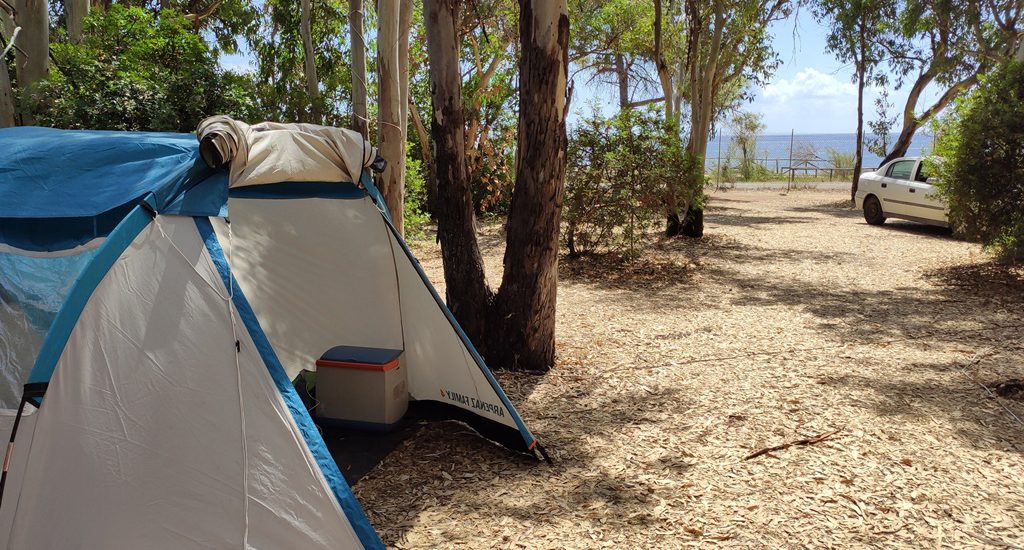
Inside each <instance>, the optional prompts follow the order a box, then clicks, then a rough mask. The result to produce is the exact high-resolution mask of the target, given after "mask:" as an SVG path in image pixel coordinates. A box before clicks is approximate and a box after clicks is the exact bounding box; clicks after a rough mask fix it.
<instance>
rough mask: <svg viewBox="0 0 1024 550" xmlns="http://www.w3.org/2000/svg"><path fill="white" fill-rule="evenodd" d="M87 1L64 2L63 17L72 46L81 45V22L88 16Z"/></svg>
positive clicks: (72, 0) (73, 0)
mask: <svg viewBox="0 0 1024 550" xmlns="http://www.w3.org/2000/svg"><path fill="white" fill-rule="evenodd" d="M89 7H90V6H89V0H64V16H65V17H66V19H67V24H68V38H70V39H71V42H72V43H74V44H81V43H82V38H83V35H82V22H83V21H84V20H85V16H86V15H89Z"/></svg>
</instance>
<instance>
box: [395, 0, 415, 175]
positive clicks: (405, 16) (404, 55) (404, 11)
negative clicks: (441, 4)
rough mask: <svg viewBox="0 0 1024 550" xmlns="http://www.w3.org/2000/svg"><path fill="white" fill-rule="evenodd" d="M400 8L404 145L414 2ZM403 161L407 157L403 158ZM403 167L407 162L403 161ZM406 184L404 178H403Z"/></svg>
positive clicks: (405, 1)
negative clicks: (410, 36)
mask: <svg viewBox="0 0 1024 550" xmlns="http://www.w3.org/2000/svg"><path fill="white" fill-rule="evenodd" d="M399 2H400V6H399V8H398V37H399V40H398V91H399V94H398V95H399V100H398V101H399V106H400V107H401V111H400V113H399V115H398V118H399V120H401V121H402V123H401V126H402V144H403V149H402V151H403V152H404V151H405V149H404V146H405V144H406V143H407V142H408V141H409V32H410V31H411V30H412V9H413V5H412V0H399ZM402 158H403V159H404V158H405V157H402ZM402 164H403V166H404V165H405V161H404V160H403V161H402ZM403 182H404V176H403Z"/></svg>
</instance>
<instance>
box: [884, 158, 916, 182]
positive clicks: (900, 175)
mask: <svg viewBox="0 0 1024 550" xmlns="http://www.w3.org/2000/svg"><path fill="white" fill-rule="evenodd" d="M916 162H917V161H916V160H898V161H896V162H894V163H892V165H891V166H889V170H888V171H886V173H885V175H886V176H888V177H890V178H896V179H898V180H909V179H910V174H911V173H913V171H914V163H916Z"/></svg>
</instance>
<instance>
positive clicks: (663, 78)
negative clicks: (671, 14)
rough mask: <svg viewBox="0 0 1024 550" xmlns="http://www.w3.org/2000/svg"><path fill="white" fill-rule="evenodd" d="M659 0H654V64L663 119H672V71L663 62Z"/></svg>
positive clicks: (661, 16)
mask: <svg viewBox="0 0 1024 550" xmlns="http://www.w3.org/2000/svg"><path fill="white" fill-rule="evenodd" d="M671 9H672V2H671V1H670V2H669V10H670V11H671ZM662 21H663V14H662V10H661V0H654V66H655V69H657V71H658V81H659V82H660V83H661V92H662V95H663V96H665V120H673V119H674V117H675V102H674V101H672V97H673V94H674V92H673V89H672V88H673V86H672V73H671V72H670V71H669V69H668V63H666V62H665V51H664V41H663V38H662V37H663V35H664V29H663V28H662V27H663V23H662Z"/></svg>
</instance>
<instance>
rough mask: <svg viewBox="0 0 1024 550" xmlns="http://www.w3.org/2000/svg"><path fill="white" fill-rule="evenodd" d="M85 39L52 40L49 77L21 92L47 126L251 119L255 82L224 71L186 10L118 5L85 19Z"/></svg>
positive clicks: (163, 126)
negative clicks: (215, 117)
mask: <svg viewBox="0 0 1024 550" xmlns="http://www.w3.org/2000/svg"><path fill="white" fill-rule="evenodd" d="M85 29H86V30H85V40H84V41H83V43H82V44H71V43H67V42H56V43H53V44H51V45H50V51H51V53H52V56H53V59H54V63H53V65H52V68H51V71H50V75H49V76H48V77H47V78H46V79H45V80H42V81H40V82H38V83H36V84H34V85H33V86H31V87H29V88H28V89H27V90H25V91H23V92H22V93H23V94H25V97H24V99H26V100H27V101H25V102H24V103H25V104H26V105H27V109H28V110H29V111H30V112H32V113H33V114H34V116H35V117H36V120H37V122H38V123H39V124H40V125H45V126H53V127H57V128H94V129H107V130H152V131H176V132H191V131H194V130H195V128H196V125H197V124H198V123H199V121H200V120H202V119H203V118H205V117H207V116H209V115H213V114H222V113H223V114H229V115H233V116H236V117H238V118H241V119H243V120H245V119H249V118H250V114H251V112H250V109H251V106H252V104H253V103H252V94H251V89H252V88H251V82H250V81H249V79H248V78H247V77H245V76H243V75H237V74H232V73H225V72H223V71H222V70H221V69H220V68H219V66H218V64H217V57H216V55H215V54H214V53H213V52H211V51H210V49H209V47H208V46H207V45H206V43H205V42H204V41H203V38H202V37H201V36H199V35H198V34H196V33H194V32H192V28H191V25H190V23H189V22H188V21H186V20H185V18H184V17H182V16H181V15H180V14H178V13H176V12H174V11H172V10H163V11H161V12H160V16H159V17H156V16H154V15H153V14H152V13H150V12H148V11H146V10H144V9H142V8H127V7H125V6H124V5H122V4H113V5H112V6H111V7H110V9H109V10H106V11H104V10H96V11H94V12H93V13H92V14H90V15H89V16H88V17H87V18H86V20H85Z"/></svg>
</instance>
